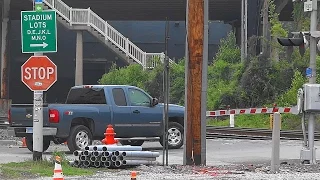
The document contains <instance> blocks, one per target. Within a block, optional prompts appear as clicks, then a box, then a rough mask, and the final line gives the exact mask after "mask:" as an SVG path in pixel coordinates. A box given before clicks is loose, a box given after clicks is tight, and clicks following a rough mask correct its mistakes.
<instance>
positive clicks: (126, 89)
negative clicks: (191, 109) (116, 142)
mask: <svg viewBox="0 0 320 180" xmlns="http://www.w3.org/2000/svg"><path fill="white" fill-rule="evenodd" d="M163 107H164V106H163V104H160V103H158V100H157V99H156V98H152V97H151V96H150V95H149V94H148V93H146V92H145V91H143V90H142V89H140V88H137V87H134V86H126V85H83V86H74V87H72V88H71V89H70V91H69V93H68V97H67V100H66V103H65V104H46V105H44V108H43V136H44V138H43V139H44V142H43V151H46V150H47V149H48V148H49V146H50V141H53V142H54V143H56V144H61V143H63V142H67V144H68V148H69V150H70V151H72V152H73V151H75V150H79V149H83V148H84V147H85V146H88V145H91V144H92V141H93V140H102V139H103V138H104V132H105V130H106V127H107V125H108V124H112V125H113V127H114V130H115V132H116V138H120V143H121V144H124V145H137V146H140V145H142V144H143V142H144V141H146V140H154V139H158V140H160V143H161V145H162V136H163ZM184 109H185V108H184V107H183V106H178V105H174V104H170V105H169V113H168V114H169V129H168V145H169V148H180V147H181V146H182V145H183V121H184V120H183V117H184ZM32 115H33V105H32V104H29V105H25V104H12V105H11V107H10V110H9V123H10V126H9V127H8V132H9V134H10V135H13V136H16V137H26V144H27V147H28V149H29V150H30V151H32V148H33V145H32V143H33V142H32V133H33V129H32V119H33V117H32Z"/></svg>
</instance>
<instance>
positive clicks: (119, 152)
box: [72, 145, 160, 168]
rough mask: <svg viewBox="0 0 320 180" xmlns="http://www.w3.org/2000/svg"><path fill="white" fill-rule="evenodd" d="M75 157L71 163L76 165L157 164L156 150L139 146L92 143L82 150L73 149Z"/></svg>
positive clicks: (157, 155) (113, 166) (115, 166)
mask: <svg viewBox="0 0 320 180" xmlns="http://www.w3.org/2000/svg"><path fill="white" fill-rule="evenodd" d="M73 155H74V156H77V159H75V161H74V162H73V163H72V164H73V166H76V167H96V168H100V167H106V168H120V167H123V166H137V165H150V164H158V162H157V161H156V158H157V157H159V155H160V154H159V153H158V152H151V151H142V147H141V146H116V145H92V146H87V147H85V149H84V150H83V151H74V152H73Z"/></svg>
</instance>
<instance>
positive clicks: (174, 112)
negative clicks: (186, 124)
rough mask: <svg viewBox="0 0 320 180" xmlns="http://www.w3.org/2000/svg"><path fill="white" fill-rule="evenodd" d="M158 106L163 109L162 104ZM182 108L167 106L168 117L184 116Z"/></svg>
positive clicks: (172, 105)
mask: <svg viewBox="0 0 320 180" xmlns="http://www.w3.org/2000/svg"><path fill="white" fill-rule="evenodd" d="M158 106H160V107H161V108H162V107H164V103H159V104H158ZM184 110H185V107H184V106H180V105H176V104H169V116H178V117H183V116H184Z"/></svg>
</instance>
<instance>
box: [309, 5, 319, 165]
mask: <svg viewBox="0 0 320 180" xmlns="http://www.w3.org/2000/svg"><path fill="white" fill-rule="evenodd" d="M317 21H318V20H317V0H312V11H311V23H310V32H315V31H317V24H318V22H317ZM316 44H317V41H316V38H315V37H312V36H310V68H311V70H312V76H311V77H310V79H309V83H310V84H316V56H317V45H316ZM314 125H315V114H313V113H310V114H309V122H308V142H309V150H310V157H311V160H310V164H316V157H315V148H314Z"/></svg>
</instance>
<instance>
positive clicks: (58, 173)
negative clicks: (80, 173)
mask: <svg viewBox="0 0 320 180" xmlns="http://www.w3.org/2000/svg"><path fill="white" fill-rule="evenodd" d="M53 180H64V177H63V172H62V167H61V158H60V157H59V156H56V160H55V162H54V170H53Z"/></svg>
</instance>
